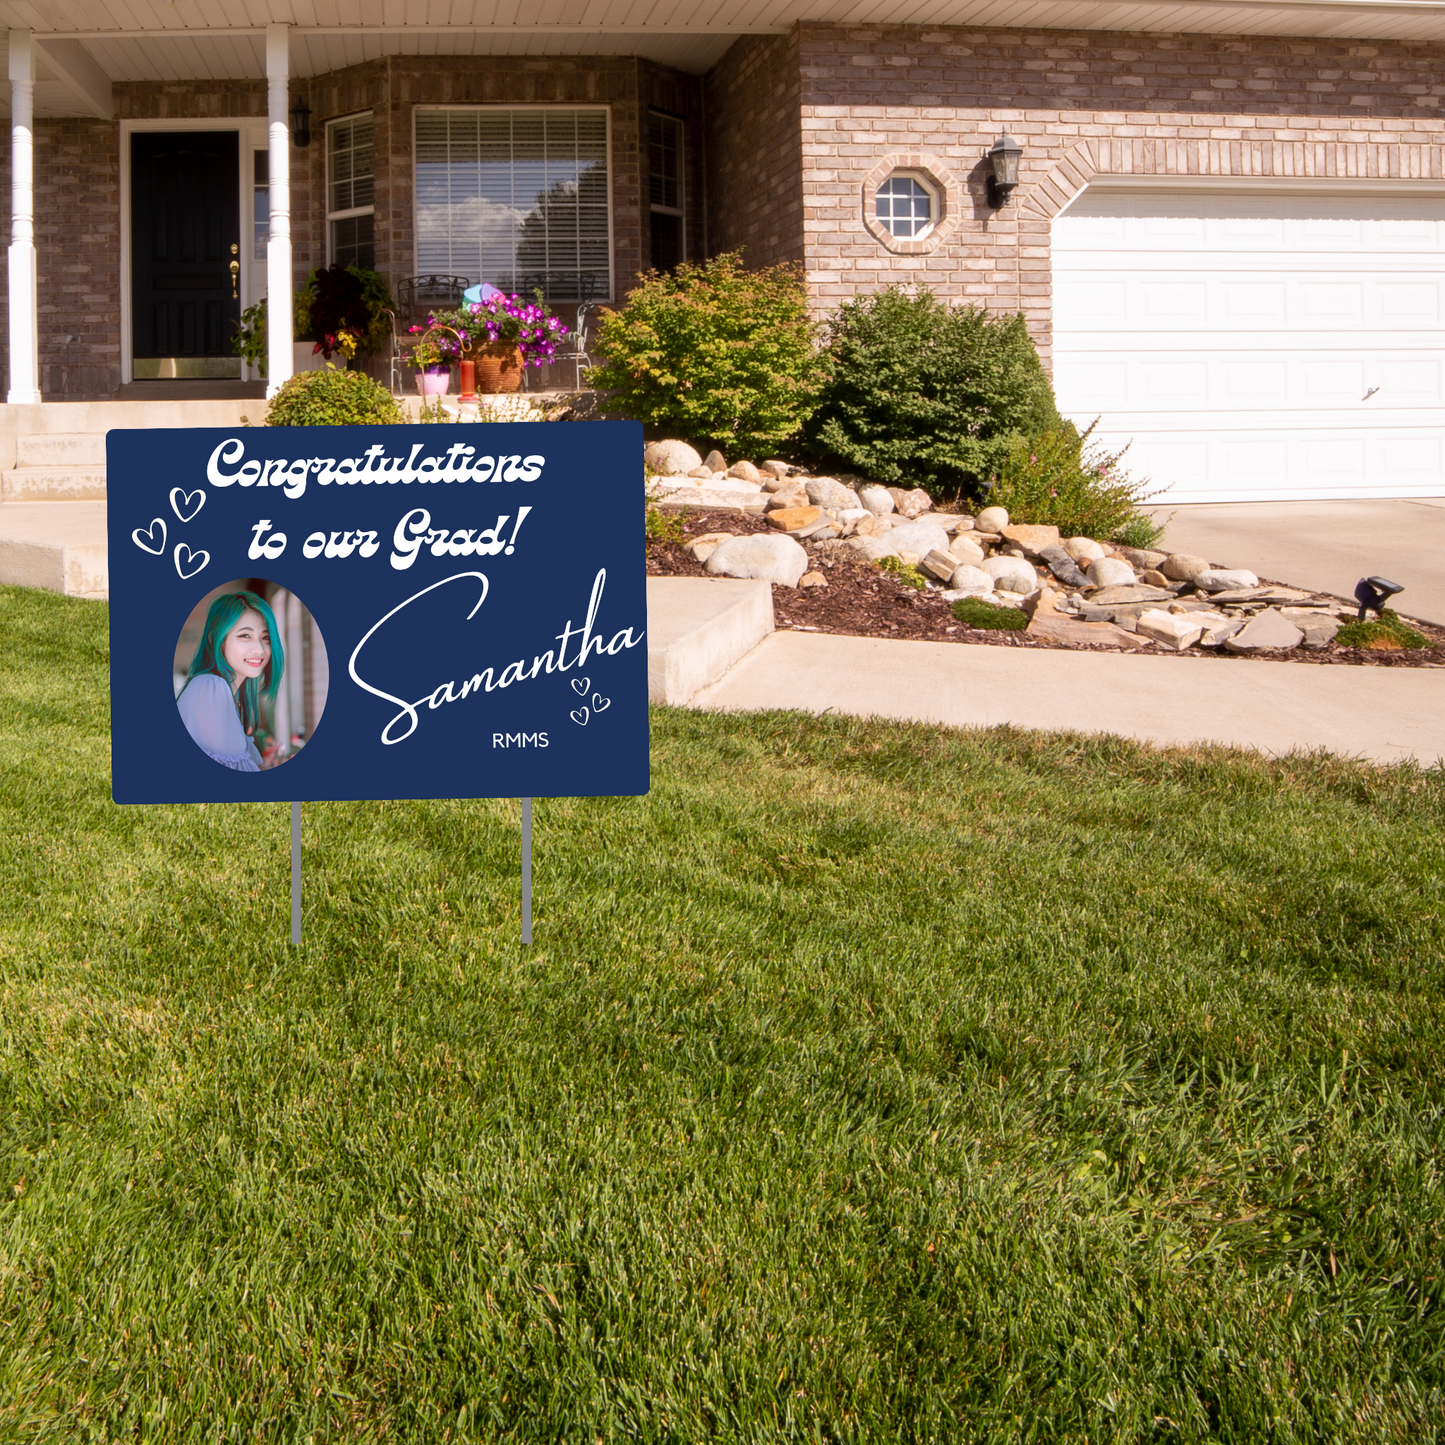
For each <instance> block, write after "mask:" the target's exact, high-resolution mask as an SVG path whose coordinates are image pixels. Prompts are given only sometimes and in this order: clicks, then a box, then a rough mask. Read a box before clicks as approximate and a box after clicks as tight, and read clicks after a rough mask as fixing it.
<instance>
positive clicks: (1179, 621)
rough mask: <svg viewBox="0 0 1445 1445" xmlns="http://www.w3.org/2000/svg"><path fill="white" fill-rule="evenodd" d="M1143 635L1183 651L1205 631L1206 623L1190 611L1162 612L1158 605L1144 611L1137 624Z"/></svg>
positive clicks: (1176, 650)
mask: <svg viewBox="0 0 1445 1445" xmlns="http://www.w3.org/2000/svg"><path fill="white" fill-rule="evenodd" d="M1135 627H1136V630H1137V631H1138V633H1139V635H1140V636H1141V637H1147V638H1149V639H1150V641H1152V642H1157V643H1159V644H1160V646H1162V647H1172V648H1173V649H1174V651H1175V652H1183V651H1184V649H1185V648H1186V647H1192V646H1193V645H1194V644H1195V643H1196V642H1198V641H1199V639H1200V637H1201V636H1202V635H1203V633H1204V624H1203V623H1202V622H1201V621H1199V620H1198V618H1197V617H1196V616H1195V615H1193V614H1191V613H1188V612H1161V611H1160V610H1159V609H1158V608H1157V607H1155V608H1151V609H1150V610H1149V611H1147V612H1143V613H1141V614H1140V616H1139V620H1138V622H1137V623H1136V624H1135Z"/></svg>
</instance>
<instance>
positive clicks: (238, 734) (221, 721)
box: [176, 591, 286, 773]
mask: <svg viewBox="0 0 1445 1445" xmlns="http://www.w3.org/2000/svg"><path fill="white" fill-rule="evenodd" d="M285 665H286V658H285V654H284V652H283V651H282V648H281V634H280V632H279V631H278V629H277V627H276V618H275V616H274V614H273V613H272V611H271V608H270V607H269V606H268V605H267V603H266V599H265V598H264V597H258V596H257V595H256V593H254V592H247V591H240V592H227V593H225V594H224V595H223V596H220V597H218V598H216V600H215V601H214V602H213V603H211V610H210V611H209V612H208V613H207V614H206V625H205V627H204V628H203V629H202V630H201V640H200V642H199V643H197V644H196V655H195V656H194V657H193V658H192V659H191V665H190V668H189V670H188V671H187V673H186V684H185V686H184V687H183V688H182V689H181V695H180V697H178V698H177V699H176V706H177V707H178V708H179V709H180V713H181V721H182V722H183V723H185V725H186V731H187V732H188V733H190V735H191V741H192V742H194V743H195V745H196V746H197V747H198V748H200V749H201V751H202V752H204V753H205V754H206V756H207V757H209V758H211V759H213V760H214V761H215V762H218V763H220V764H221V765H222V766H223V767H227V768H234V769H235V770H236V772H238V773H259V772H260V771H261V752H260V749H259V748H257V746H256V744H255V742H254V741H253V736H254V734H255V731H256V728H257V727H258V726H259V725H260V723H261V700H262V699H263V698H264V699H265V700H266V702H267V703H268V704H270V705H274V704H275V701H276V694H277V692H278V691H279V690H280V687H281V673H282V671H283V669H284V667H285Z"/></svg>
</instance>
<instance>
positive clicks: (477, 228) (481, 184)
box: [415, 106, 612, 301]
mask: <svg viewBox="0 0 1445 1445" xmlns="http://www.w3.org/2000/svg"><path fill="white" fill-rule="evenodd" d="M415 116H416V266H417V271H418V272H420V273H427V274H447V275H453V276H465V277H466V278H467V279H468V281H470V282H473V283H475V282H478V281H488V282H490V283H491V284H492V285H493V286H500V287H501V288H502V289H503V290H504V291H517V292H520V293H522V294H523V295H530V294H531V293H532V292H533V291H538V290H540V291H541V292H542V294H543V295H544V296H545V297H546V299H547V300H548V301H591V300H594V299H603V298H607V297H609V296H610V295H611V293H612V279H611V276H612V257H611V249H610V244H609V238H608V179H607V112H606V110H604V109H601V108H598V107H589V108H587V109H578V110H561V109H557V110H553V109H527V110H505V109H502V108H500V107H495V106H465V107H463V106H446V107H418V108H417V110H416V112H415Z"/></svg>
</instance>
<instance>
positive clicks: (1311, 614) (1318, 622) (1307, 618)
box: [1280, 607, 1340, 647]
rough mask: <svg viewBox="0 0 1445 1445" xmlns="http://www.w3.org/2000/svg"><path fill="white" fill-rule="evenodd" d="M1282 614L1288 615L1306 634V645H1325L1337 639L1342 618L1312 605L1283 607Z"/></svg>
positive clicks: (1283, 615)
mask: <svg viewBox="0 0 1445 1445" xmlns="http://www.w3.org/2000/svg"><path fill="white" fill-rule="evenodd" d="M1280 616H1281V617H1287V618H1289V620H1290V621H1291V622H1292V623H1294V625H1295V626H1296V627H1298V628H1299V630H1300V631H1301V632H1303V633H1304V635H1305V640H1304V645H1305V646H1306V647H1324V646H1325V645H1326V644H1327V643H1331V642H1333V641H1334V640H1335V633H1337V632H1338V631H1339V630H1340V619H1339V618H1338V617H1332V616H1331V615H1330V614H1329V613H1328V612H1321V611H1318V610H1316V609H1315V608H1312V607H1282V608H1281V609H1280Z"/></svg>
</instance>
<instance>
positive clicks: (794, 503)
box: [767, 488, 811, 512]
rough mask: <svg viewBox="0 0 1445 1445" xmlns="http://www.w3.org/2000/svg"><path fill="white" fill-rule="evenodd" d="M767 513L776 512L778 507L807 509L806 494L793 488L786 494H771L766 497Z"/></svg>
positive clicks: (808, 503) (808, 504)
mask: <svg viewBox="0 0 1445 1445" xmlns="http://www.w3.org/2000/svg"><path fill="white" fill-rule="evenodd" d="M767 505H768V511H770V512H772V511H776V510H777V508H779V507H807V506H810V505H811V503H810V502H809V501H808V494H807V493H806V492H804V491H801V490H798V489H796V488H793V489H791V490H789V491H786V492H773V493H771V494H770V495H769V496H768V504H767Z"/></svg>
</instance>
